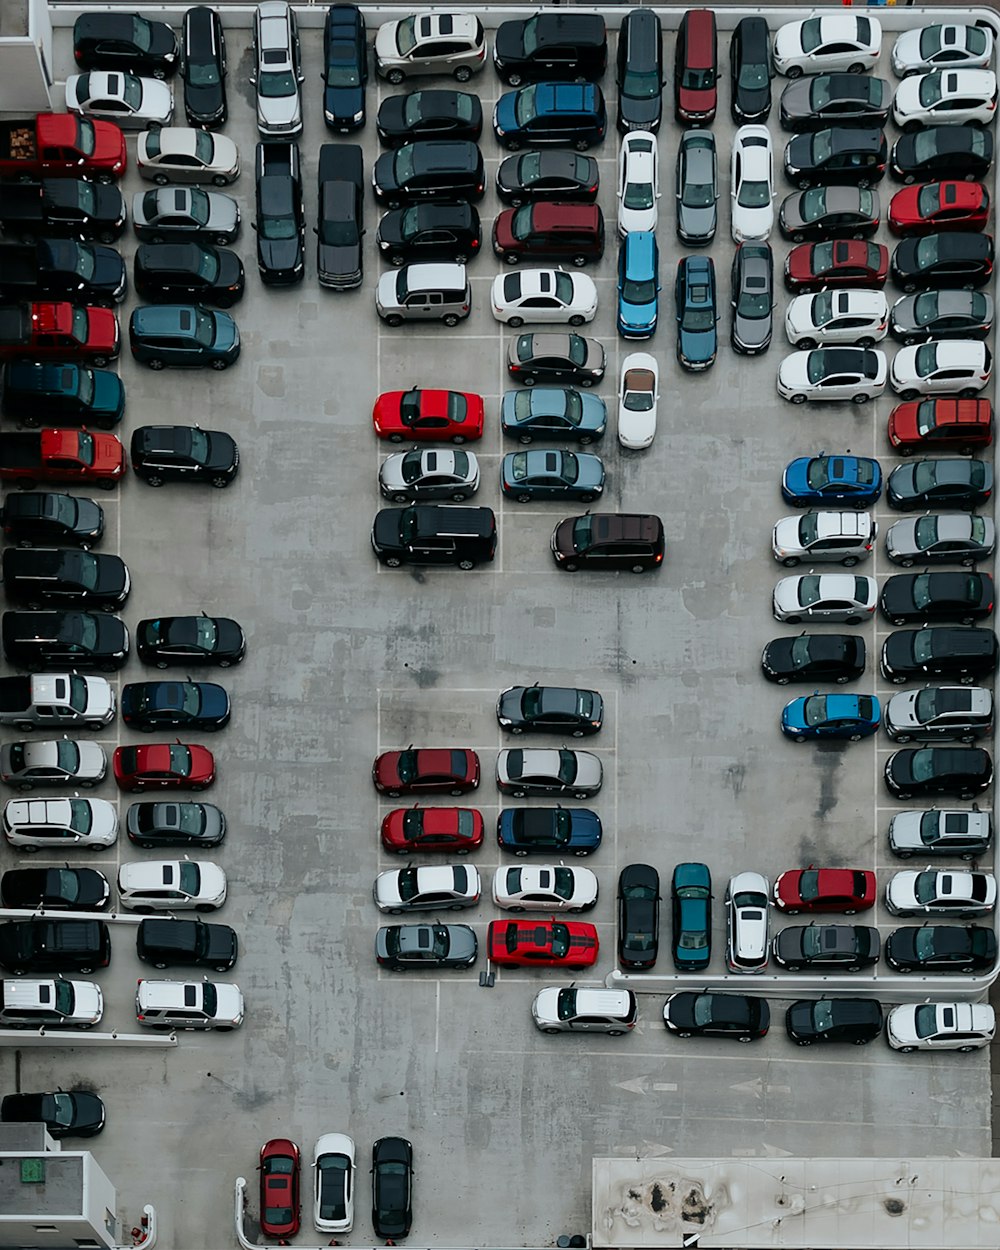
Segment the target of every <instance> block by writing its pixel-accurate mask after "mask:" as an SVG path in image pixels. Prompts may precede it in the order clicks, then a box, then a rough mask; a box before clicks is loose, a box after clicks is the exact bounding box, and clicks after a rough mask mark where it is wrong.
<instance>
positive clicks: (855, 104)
mask: <svg viewBox="0 0 1000 1250" xmlns="http://www.w3.org/2000/svg"><path fill="white" fill-rule="evenodd" d="M891 106H892V88H891V87H890V85H889V83H888V82H887V81H886V80H885V79H884V78H875V77H872V76H869V75H867V74H849V73H844V72H840V73H833V74H813V75H810V76H809V77H808V78H803V79H802V80H801V81H800V82H790V83H789V84H788V86H787V87H785V89H784V91H782V93H781V101H780V104H779V113H780V117H781V124H782V126H783V127H784V128H785V129H786V130H796V131H801V130H825V129H826V128H827V127H829V126H884V125H885V124H886V122H887V121H888V118H889V110H890V108H891Z"/></svg>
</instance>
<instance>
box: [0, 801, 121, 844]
mask: <svg viewBox="0 0 1000 1250" xmlns="http://www.w3.org/2000/svg"><path fill="white" fill-rule="evenodd" d="M3 831H4V833H5V835H6V837H7V841H8V842H9V843H10V844H11V846H23V847H24V848H25V850H28V851H37V850H38V849H39V848H40V847H45V848H46V849H47V850H50V851H52V852H53V853H58V852H61V851H63V850H65V849H66V848H68V847H71V846H83V847H86V848H87V850H90V851H101V850H103V849H104V847H106V846H112V845H113V844H114V841H115V839H116V838H117V837H118V809H117V808H116V807H115V806H114V804H113V803H109V802H108V801H107V799H11V800H10V802H9V803H7V804H5V806H4V809H3Z"/></svg>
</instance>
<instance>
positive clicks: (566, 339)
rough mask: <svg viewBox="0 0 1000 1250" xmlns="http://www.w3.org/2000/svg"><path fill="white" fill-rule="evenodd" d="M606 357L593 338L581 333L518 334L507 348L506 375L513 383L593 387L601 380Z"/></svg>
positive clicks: (601, 346)
mask: <svg viewBox="0 0 1000 1250" xmlns="http://www.w3.org/2000/svg"><path fill="white" fill-rule="evenodd" d="M606 363H607V355H606V353H605V350H604V347H603V345H602V344H601V343H600V342H598V340H597V339H590V338H585V337H584V336H583V335H582V334H518V335H515V336H514V338H512V339H511V341H510V347H509V348H508V349H507V372H508V373H509V374H510V376H511V377H512V378H513V379H514V381H515V382H520V383H522V384H523V385H524V386H534V385H535V383H536V382H550V383H568V384H570V385H572V386H583V387H590V386H593V385H594V383H595V382H600V381H601V379H602V378H603V377H604V370H605V367H606Z"/></svg>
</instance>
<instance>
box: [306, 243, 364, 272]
mask: <svg viewBox="0 0 1000 1250" xmlns="http://www.w3.org/2000/svg"><path fill="white" fill-rule="evenodd" d="M317 265H318V268H319V271H320V273H321V274H331V273H337V274H339V273H356V272H357V270H358V269H360V268H361V244H360V243H350V244H347V245H346V246H339V245H337V246H335V245H334V244H332V243H320V244H319V247H318V249H317Z"/></svg>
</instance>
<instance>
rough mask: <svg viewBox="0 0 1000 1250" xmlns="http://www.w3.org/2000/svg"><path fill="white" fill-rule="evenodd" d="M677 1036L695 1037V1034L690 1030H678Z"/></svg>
mask: <svg viewBox="0 0 1000 1250" xmlns="http://www.w3.org/2000/svg"><path fill="white" fill-rule="evenodd" d="M675 1036H676V1037H693V1036H694V1034H693V1033H692V1032H691V1031H690V1029H678V1030H677V1032H676V1033H675Z"/></svg>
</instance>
